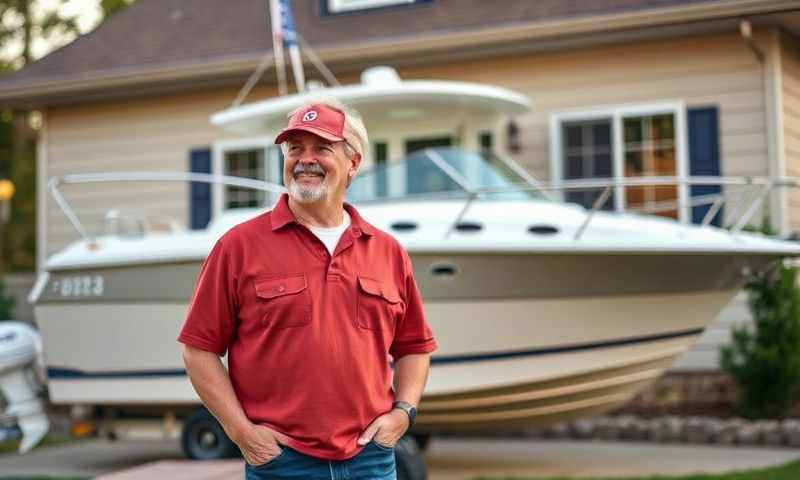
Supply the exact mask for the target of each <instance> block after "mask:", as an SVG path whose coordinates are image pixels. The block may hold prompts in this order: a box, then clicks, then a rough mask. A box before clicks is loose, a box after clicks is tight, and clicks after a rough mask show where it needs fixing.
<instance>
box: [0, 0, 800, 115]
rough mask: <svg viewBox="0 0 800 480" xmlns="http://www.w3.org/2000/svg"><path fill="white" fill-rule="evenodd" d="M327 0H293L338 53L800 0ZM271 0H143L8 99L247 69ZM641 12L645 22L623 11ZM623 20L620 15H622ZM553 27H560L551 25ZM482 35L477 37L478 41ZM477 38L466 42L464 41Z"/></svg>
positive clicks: (587, 28)
mask: <svg viewBox="0 0 800 480" xmlns="http://www.w3.org/2000/svg"><path fill="white" fill-rule="evenodd" d="M324 2H327V0H293V1H292V2H291V3H292V5H293V10H294V16H295V24H296V29H297V31H298V32H299V33H300V34H301V35H302V36H303V38H304V39H305V40H306V41H308V43H309V44H311V45H312V46H313V47H314V48H315V50H317V51H318V52H320V54H321V56H322V57H323V58H324V59H325V60H326V61H333V62H336V61H337V60H338V61H344V60H350V61H358V59H362V61H363V59H364V58H366V57H369V56H372V57H378V58H380V57H381V56H390V55H392V54H393V53H392V52H394V53H396V52H397V51H399V50H402V51H403V52H405V54H410V53H412V52H414V51H418V50H420V51H421V50H423V49H426V48H427V49H431V48H436V47H437V46H438V48H448V45H451V44H448V43H447V42H442V40H443V39H460V40H459V41H460V42H462V44H463V45H466V44H469V42H470V41H471V42H472V43H473V44H476V43H478V42H483V43H485V42H491V41H496V42H499V41H503V40H504V39H505V40H506V41H511V40H515V41H519V40H521V39H523V38H524V35H522V33H524V32H532V31H534V30H535V29H536V28H538V29H539V33H540V34H541V33H542V32H544V34H545V35H551V36H556V35H564V34H565V33H567V34H568V33H570V32H571V30H570V28H568V27H570V26H572V28H573V29H574V28H575V26H576V25H577V26H580V28H579V29H578V30H580V31H583V32H591V31H593V30H601V29H603V28H614V27H616V28H620V27H624V26H626V25H628V26H629V27H630V26H637V25H638V26H642V25H647V24H648V23H647V22H651V23H652V24H658V22H663V21H665V20H666V19H668V18H672V19H673V21H676V20H677V21H680V20H681V19H683V21H689V20H692V19H698V18H700V19H702V18H709V17H710V16H711V17H713V15H737V14H743V13H744V14H746V13H748V12H750V13H763V12H769V11H780V10H781V9H789V8H796V6H795V7H792V5H796V2H793V1H789V0H725V1H720V0H583V1H574V2H565V1H563V0H537V1H535V2H533V1H530V0H503V3H502V6H503V8H497V3H496V2H489V1H486V0H431V1H428V2H420V3H418V4H415V5H400V6H397V7H388V8H380V9H373V10H364V11H358V12H351V13H346V14H337V15H327V14H325V13H324V12H323V10H324V9H325V8H324V5H323V3H324ZM267 3H268V1H267V0H225V1H224V2H223V1H219V0H138V1H137V2H136V3H134V4H133V5H132V6H130V7H128V8H127V9H126V10H124V11H122V12H120V13H118V14H116V15H114V16H113V17H111V18H110V19H109V20H108V21H106V22H105V23H103V24H101V25H100V26H99V27H98V28H97V29H95V30H94V31H92V32H89V33H87V34H84V35H82V36H80V37H79V38H78V39H76V40H75V41H73V42H72V43H70V44H68V45H66V46H65V47H62V48H60V49H58V50H56V51H54V52H51V53H50V54H49V55H47V56H45V57H43V58H41V59H39V60H38V61H36V62H33V63H31V64H29V65H27V66H26V67H25V68H23V69H21V70H20V71H17V72H14V73H12V74H8V75H5V76H3V77H0V102H3V103H5V104H14V103H18V104H23V103H25V102H36V101H38V102H40V103H47V102H48V101H52V100H55V99H57V98H59V97H62V98H63V97H65V96H70V97H72V98H76V97H80V96H82V95H88V94H90V93H93V94H97V93H98V92H101V91H103V90H110V89H113V88H116V87H120V86H127V87H131V86H140V87H142V88H145V87H146V86H147V85H150V86H153V85H156V84H164V83H169V82H173V83H174V82H177V81H179V80H181V79H183V80H186V79H188V78H192V79H194V81H195V82H196V81H198V80H199V79H206V80H209V81H210V79H212V78H221V77H222V76H226V75H227V76H228V77H229V78H230V77H231V76H233V75H237V78H238V79H241V77H242V75H245V74H246V73H248V72H250V71H252V69H253V68H254V66H255V64H256V63H257V62H258V60H259V59H260V58H261V57H262V56H264V55H265V54H268V53H269V52H271V50H272V40H271V32H270V27H269V13H268V10H267ZM620 19H629V20H631V19H633V20H637V19H638V23H636V22H634V23H632V24H630V23H625V22H622V23H620ZM614 21H616V23H614ZM548 29H549V30H548ZM470 39H471V40H470ZM464 42H466V43H464Z"/></svg>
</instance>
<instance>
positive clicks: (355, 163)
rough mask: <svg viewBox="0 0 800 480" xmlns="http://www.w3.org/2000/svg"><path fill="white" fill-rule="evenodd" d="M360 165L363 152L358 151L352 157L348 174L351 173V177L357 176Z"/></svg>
mask: <svg viewBox="0 0 800 480" xmlns="http://www.w3.org/2000/svg"><path fill="white" fill-rule="evenodd" d="M360 166H361V154H360V153H358V152H356V153H355V155H353V158H351V159H350V172H348V175H350V177H351V179H352V177H355V176H356V173H357V172H358V168H359V167H360Z"/></svg>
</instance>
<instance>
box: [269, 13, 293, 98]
mask: <svg viewBox="0 0 800 480" xmlns="http://www.w3.org/2000/svg"><path fill="white" fill-rule="evenodd" d="M269 14H270V21H271V25H272V50H273V52H274V53H273V56H274V57H275V73H276V74H277V76H278V94H279V95H286V94H287V93H289V92H288V90H287V88H286V61H285V60H284V58H283V27H282V22H281V8H280V0H269Z"/></svg>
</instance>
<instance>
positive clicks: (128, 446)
mask: <svg viewBox="0 0 800 480" xmlns="http://www.w3.org/2000/svg"><path fill="white" fill-rule="evenodd" d="M426 457H427V460H428V466H429V468H430V480H467V479H471V478H475V477H477V476H492V477H507V476H515V477H537V476H539V477H541V476H550V475H581V476H589V475H615V476H616V475H619V476H631V475H654V474H685V473H691V472H709V473H710V472H725V471H732V470H739V469H750V468H758V467H764V466H771V465H778V464H781V463H784V462H788V461H790V460H795V459H800V450H797V449H763V448H737V447H728V448H721V447H709V446H700V445H654V444H644V443H610V442H591V441H580V442H576V441H564V440H541V439H535V440H534V439H497V438H491V439H487V438H481V439H474V438H473V439H457V438H434V439H433V440H432V441H431V446H430V449H429V451H428V453H427V455H426ZM243 471H244V469H243V463H242V460H226V461H217V462H196V461H195V462H192V461H187V460H184V459H183V457H182V454H181V452H180V448H179V446H178V445H177V443H176V442H164V441H126V442H118V443H110V442H104V441H96V440H90V441H83V442H79V443H76V444H72V445H66V446H60V447H55V446H54V447H47V448H40V449H35V450H34V451H32V452H30V453H29V454H27V455H25V456H17V455H13V454H12V455H0V479H2V478H3V477H7V476H11V475H34V474H46V475H58V476H70V475H74V476H87V477H94V476H97V478H98V480H152V479H159V478H169V479H170V480H184V479H186V480H189V479H192V480H223V479H237V480H238V479H242V478H243V477H244V475H243Z"/></svg>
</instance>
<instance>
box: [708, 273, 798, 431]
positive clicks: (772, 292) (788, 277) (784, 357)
mask: <svg viewBox="0 0 800 480" xmlns="http://www.w3.org/2000/svg"><path fill="white" fill-rule="evenodd" d="M796 276H797V269H796V268H795V267H792V266H789V265H786V264H785V262H780V264H779V266H778V267H777V268H775V269H773V270H771V271H768V272H762V273H759V274H756V275H753V276H752V277H751V279H749V280H748V282H747V284H746V287H745V288H746V290H747V293H748V303H749V305H750V310H751V312H752V314H753V321H754V328H748V327H747V326H744V327H734V329H733V342H732V343H731V344H730V345H726V346H723V347H722V350H721V355H722V357H721V365H722V369H723V370H725V371H726V372H728V373H730V374H731V376H732V377H733V378H734V380H735V381H736V383H737V384H738V386H739V391H740V397H739V401H738V405H737V410H738V413H739V414H741V415H742V416H744V417H747V418H780V417H783V416H785V415H786V414H787V413H789V411H790V410H791V408H792V406H793V405H794V403H795V401H796V400H797V399H798V396H800V290H799V289H798V287H797V284H796Z"/></svg>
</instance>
